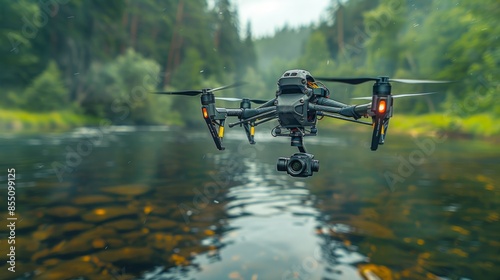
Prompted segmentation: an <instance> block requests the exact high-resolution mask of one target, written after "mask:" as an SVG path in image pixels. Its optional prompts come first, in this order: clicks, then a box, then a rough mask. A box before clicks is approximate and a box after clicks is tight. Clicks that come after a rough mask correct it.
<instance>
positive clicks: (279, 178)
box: [0, 126, 500, 280]
mask: <svg viewBox="0 0 500 280" xmlns="http://www.w3.org/2000/svg"><path fill="white" fill-rule="evenodd" d="M370 133H371V132H370V131H369V130H367V131H366V132H340V131H331V132H325V131H320V133H319V135H318V136H317V137H311V138H306V139H305V145H306V147H307V148H308V152H310V153H312V154H314V155H315V159H318V160H319V161H320V169H319V172H317V173H315V174H314V176H312V177H309V178H293V177H290V176H288V175H287V174H286V173H284V172H278V171H276V162H277V158H278V157H288V156H291V155H292V154H293V153H295V152H296V148H294V147H291V146H290V142H289V139H288V138H273V137H272V136H270V135H269V134H268V133H267V132H266V133H261V134H257V135H256V141H257V144H256V145H254V146H251V145H249V144H248V143H247V142H246V137H245V136H244V135H243V134H242V133H241V132H237V131H236V129H231V130H230V131H228V132H227V133H226V134H227V137H226V139H225V144H226V146H227V149H226V150H225V151H223V152H221V151H218V150H216V148H215V146H214V145H213V142H212V141H211V139H210V136H209V134H208V132H207V131H205V130H201V131H199V132H198V131H196V132H194V131H183V130H180V129H172V128H168V127H126V126H124V127H108V128H106V129H104V128H103V129H96V128H79V129H75V130H73V131H70V132H65V133H48V134H14V135H8V134H5V133H4V134H2V135H0V151H1V155H2V157H1V160H0V165H1V166H2V168H1V170H2V173H0V180H1V184H2V186H1V188H0V190H1V192H2V194H1V196H0V197H2V199H1V200H2V201H3V202H2V203H3V205H4V206H1V207H2V209H3V210H2V211H0V214H1V218H2V219H1V220H2V222H1V223H2V224H5V225H9V223H10V222H11V221H15V229H14V230H7V231H6V230H5V228H6V226H2V228H3V231H2V232H1V234H2V236H1V239H0V240H1V242H0V250H1V255H0V260H1V261H2V265H1V266H0V269H1V273H0V279H148V280H150V279H151V280H153V279H155V280H156V279H200V280H201V279H217V280H218V279H249V280H257V279H259V280H262V279H318V280H320V279H321V280H326V279H500V258H499V257H498V256H499V253H500V241H499V240H500V239H499V232H500V226H499V219H500V216H499V212H498V209H499V206H500V191H499V188H500V186H499V185H498V182H499V181H500V173H499V172H498V171H499V166H500V149H499V148H498V145H495V144H492V143H489V142H486V141H480V140H454V139H449V138H446V137H437V136H436V137H432V136H420V137H411V136H402V135H389V136H388V138H387V141H386V144H385V145H384V146H381V147H380V148H379V150H378V151H376V152H372V151H370V149H369V146H368V145H369V143H368V142H369V137H370ZM8 169H14V170H15V171H14V172H13V173H15V181H13V180H11V181H13V182H14V183H13V184H15V195H14V194H13V193H9V192H8ZM11 171H12V170H11ZM7 196H9V197H10V196H15V209H11V210H14V213H12V214H13V215H9V211H7V206H8V205H7V199H6V197H7ZM12 217H14V218H16V220H12V219H11V220H8V218H12ZM7 228H8V227H7ZM13 234H14V237H13V238H12V236H13ZM9 238H11V239H14V240H15V244H14V246H15V247H14V253H15V257H14V259H15V271H16V272H10V271H9V270H8V269H9V268H10V267H12V264H13V263H9V262H8V261H9V260H12V256H8V255H9V254H10V255H12V254H11V253H12V252H11V251H12V250H11V249H12V248H11V247H9V246H10V245H7V243H8V240H9Z"/></svg>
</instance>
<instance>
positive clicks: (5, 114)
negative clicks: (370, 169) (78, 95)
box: [0, 110, 500, 139]
mask: <svg viewBox="0 0 500 280" xmlns="http://www.w3.org/2000/svg"><path fill="white" fill-rule="evenodd" d="M361 120H362V121H368V122H369V121H370V119H361ZM99 122H100V119H99V118H96V117H90V116H86V115H83V114H77V113H74V112H70V111H56V112H48V113H32V112H25V111H21V110H1V111H0V129H1V130H2V131H4V132H16V133H24V132H28V133H29V132H46V131H64V130H68V129H72V128H75V127H81V126H96V125H99ZM319 127H320V129H328V128H331V129H338V128H342V129H353V130H358V129H366V127H365V126H357V125H356V124H353V123H351V122H344V121H341V120H336V119H325V120H322V121H321V122H320V124H319ZM390 131H391V133H402V134H411V135H421V134H448V135H453V136H460V137H469V138H476V137H477V138H495V139H500V122H497V121H496V120H495V118H494V117H493V116H491V115H488V114H480V115H474V116H469V117H465V118H460V117H458V116H450V115H443V114H426V115H400V114H399V115H397V116H394V117H393V118H391V123H390Z"/></svg>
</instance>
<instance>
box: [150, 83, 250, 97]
mask: <svg viewBox="0 0 500 280" xmlns="http://www.w3.org/2000/svg"><path fill="white" fill-rule="evenodd" d="M244 84H245V83H244V82H236V83H234V84H230V85H227V86H221V87H216V88H213V89H207V92H214V91H218V90H223V89H228V88H234V87H240V86H242V85H244ZM152 93H156V94H173V95H187V96H196V95H199V94H202V93H203V91H202V90H180V91H153V92H152Z"/></svg>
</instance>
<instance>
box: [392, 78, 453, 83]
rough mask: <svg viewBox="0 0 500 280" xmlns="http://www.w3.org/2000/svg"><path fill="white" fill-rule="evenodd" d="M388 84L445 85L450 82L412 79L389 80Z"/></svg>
mask: <svg viewBox="0 0 500 280" xmlns="http://www.w3.org/2000/svg"><path fill="white" fill-rule="evenodd" d="M389 82H398V83H404V84H445V83H451V81H436V80H413V79H389Z"/></svg>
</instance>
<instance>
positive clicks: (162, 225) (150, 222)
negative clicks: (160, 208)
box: [144, 217, 180, 230]
mask: <svg viewBox="0 0 500 280" xmlns="http://www.w3.org/2000/svg"><path fill="white" fill-rule="evenodd" d="M144 226H146V227H147V228H149V229H151V230H164V229H172V228H177V227H180V223H178V222H176V221H172V220H167V219H162V218H158V217H148V218H147V220H146V222H145V223H144Z"/></svg>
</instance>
